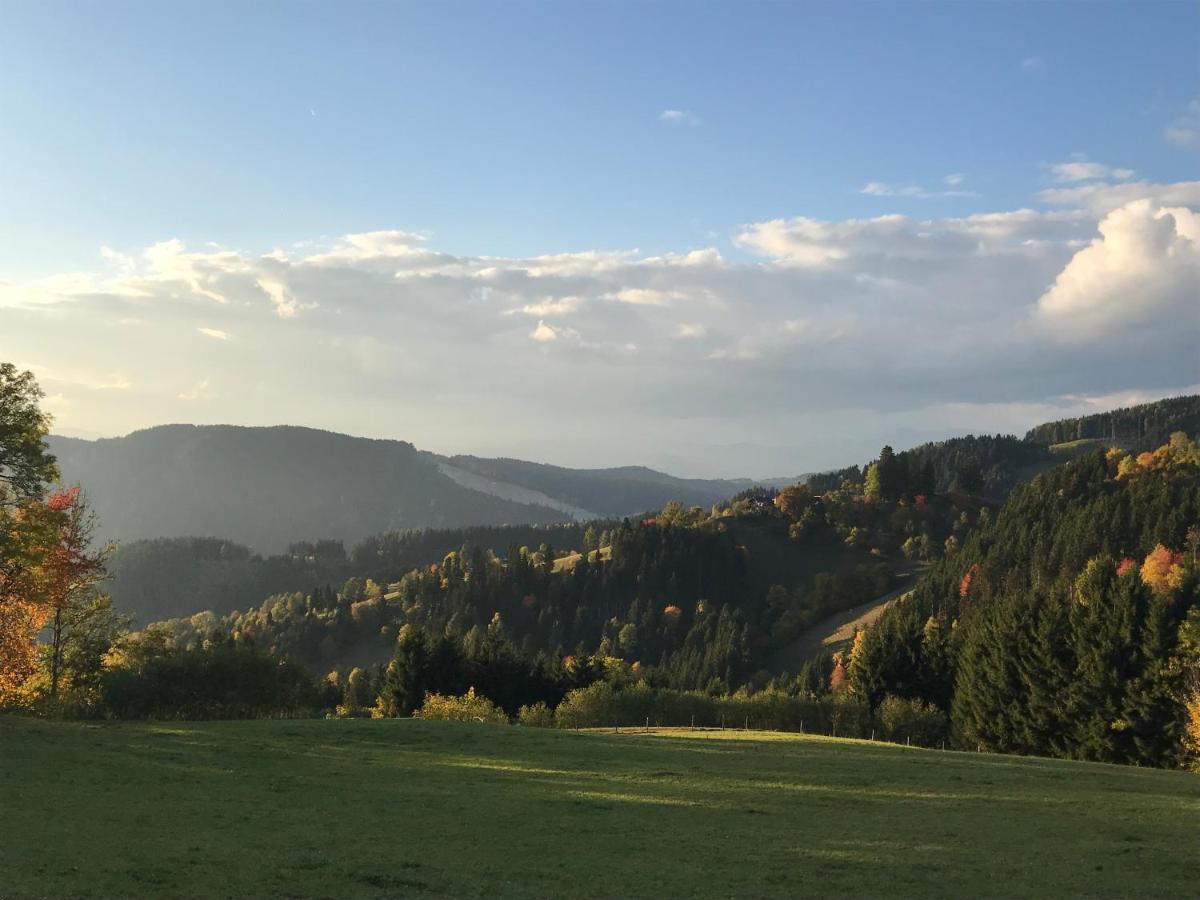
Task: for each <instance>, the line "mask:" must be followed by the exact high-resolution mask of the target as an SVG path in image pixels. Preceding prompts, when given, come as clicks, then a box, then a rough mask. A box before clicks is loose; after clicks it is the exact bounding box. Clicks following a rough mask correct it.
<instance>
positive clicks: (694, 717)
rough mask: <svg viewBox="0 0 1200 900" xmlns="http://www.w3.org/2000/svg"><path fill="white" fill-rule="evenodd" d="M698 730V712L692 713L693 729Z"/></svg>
mask: <svg viewBox="0 0 1200 900" xmlns="http://www.w3.org/2000/svg"><path fill="white" fill-rule="evenodd" d="M695 730H696V714H695V713H692V731H695Z"/></svg>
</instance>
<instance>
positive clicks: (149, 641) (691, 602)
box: [0, 366, 1200, 767]
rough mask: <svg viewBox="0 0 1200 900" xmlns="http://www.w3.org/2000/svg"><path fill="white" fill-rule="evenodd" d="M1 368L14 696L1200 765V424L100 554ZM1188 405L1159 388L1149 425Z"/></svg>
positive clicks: (7, 643)
mask: <svg viewBox="0 0 1200 900" xmlns="http://www.w3.org/2000/svg"><path fill="white" fill-rule="evenodd" d="M2 384H3V386H4V389H5V392H6V393H5V395H4V398H3V399H4V403H5V408H6V413H5V414H6V417H7V421H9V422H11V423H13V425H11V426H10V427H9V428H8V430H7V431H6V432H5V434H6V435H8V437H6V438H5V444H4V453H5V460H6V462H5V472H6V473H7V477H6V482H5V490H6V495H7V496H8V498H9V502H8V503H7V504H6V505H5V507H4V509H5V514H4V515H5V519H4V521H5V532H4V545H3V551H4V561H5V569H4V580H3V582H2V583H3V586H4V588H5V593H4V597H3V605H2V606H0V613H2V616H0V640H2V641H3V642H4V643H3V647H4V650H5V654H4V667H3V669H2V670H0V691H2V693H0V702H2V703H3V704H4V706H5V708H8V709H11V710H24V711H26V712H30V713H36V714H42V715H50V716H69V717H85V718H87V717H101V718H104V717H116V718H158V719H162V718H167V719H171V718H188V719H205V718H230V717H234V718H236V717H261V716H278V715H286V716H311V715H328V716H336V717H362V716H373V717H389V716H414V715H415V716H422V717H425V718H472V719H474V718H483V719H492V720H497V721H515V722H520V723H522V724H525V725H531V726H532V725H557V726H559V727H592V726H596V725H622V724H624V725H629V724H638V723H645V724H649V723H652V722H653V723H658V724H684V723H697V722H698V723H700V724H703V725H714V726H715V725H720V724H724V723H726V722H728V721H737V720H740V721H742V723H743V724H744V725H745V726H747V727H749V726H750V725H751V724H752V723H753V724H755V725H756V727H761V728H770V729H779V730H817V731H822V732H824V733H831V734H840V735H842V736H858V737H877V738H882V739H890V740H903V741H904V742H906V743H917V744H921V745H925V746H933V745H941V746H944V745H947V744H950V745H953V746H961V747H969V748H975V749H987V750H993V751H999V752H1014V753H1023V754H1038V755H1050V756H1064V757H1070V758H1079V759H1092V760H1100V761H1107V762H1123V763H1135V764H1142V765H1155V766H1167V767H1172V766H1181V765H1187V764H1189V762H1190V761H1191V760H1192V759H1194V756H1195V751H1196V745H1195V741H1196V740H1197V734H1196V728H1197V727H1198V726H1200V707H1198V706H1197V702H1198V700H1197V697H1198V696H1200V687H1198V685H1200V568H1198V566H1197V554H1198V552H1200V524H1198V523H1200V452H1198V451H1197V448H1196V445H1195V443H1194V440H1193V439H1192V438H1190V437H1189V436H1188V435H1187V434H1186V433H1184V432H1175V433H1173V434H1171V435H1170V436H1169V437H1168V440H1167V441H1166V442H1165V443H1163V444H1162V445H1160V446H1158V447H1156V448H1154V449H1152V450H1146V451H1142V452H1129V451H1127V450H1126V449H1124V444H1122V443H1120V442H1117V443H1113V444H1112V445H1111V446H1108V447H1101V448H1099V449H1095V450H1088V451H1086V452H1081V453H1080V454H1079V455H1077V456H1076V457H1075V458H1073V459H1070V460H1069V461H1068V462H1066V463H1065V464H1057V463H1056V460H1055V458H1054V456H1053V455H1052V454H1051V453H1050V449H1049V446H1048V445H1047V444H1045V443H1044V442H1042V441H1041V440H1040V439H1039V440H1031V439H1026V440H1018V439H1016V438H1014V437H1007V436H1002V435H997V436H992V437H989V436H982V437H965V438H953V439H949V440H946V441H943V442H938V443H932V444H925V445H921V446H919V447H916V448H913V449H911V450H906V451H901V452H895V451H893V450H892V448H890V447H884V448H883V449H882V450H881V452H880V454H879V456H878V457H877V458H876V459H874V460H871V461H870V462H868V463H867V464H866V465H864V466H861V467H860V466H854V467H849V468H846V469H843V470H840V471H838V472H836V473H829V474H826V475H819V476H812V477H810V478H808V479H807V480H806V481H805V482H804V483H800V484H794V485H791V486H788V487H784V488H783V489H776V488H773V487H764V486H757V487H752V488H749V489H745V490H742V491H741V492H740V493H738V494H735V495H734V496H732V497H730V498H729V499H728V500H724V501H721V502H718V503H715V504H713V505H712V506H711V507H709V508H704V507H700V506H695V505H693V506H690V507H687V506H684V505H683V504H682V503H679V502H675V501H672V502H670V503H667V504H666V505H665V506H664V507H662V508H661V509H658V510H654V511H649V512H647V513H645V514H643V515H642V516H639V517H633V518H624V519H620V520H615V519H614V520H594V521H591V522H588V523H572V524H567V525H520V526H480V527H470V528H459V529H441V530H438V529H432V530H427V529H410V530H406V531H398V532H389V533H384V534H381V535H378V536H375V537H371V538H367V539H364V540H363V541H361V542H360V543H359V544H358V545H356V546H355V547H354V548H352V549H351V550H350V551H347V550H346V549H345V546H344V544H343V543H342V542H340V541H336V540H321V541H312V542H294V543H292V544H291V545H290V546H289V547H288V548H287V551H286V552H285V553H282V554H277V555H274V556H267V557H263V556H260V555H257V554H254V553H253V552H252V551H250V550H249V549H248V548H246V547H244V546H240V545H238V544H235V543H232V542H229V541H223V540H219V539H207V538H190V539H189V538H184V539H162V540H157V541H139V542H134V543H131V544H129V545H127V546H124V547H121V548H119V549H118V548H114V547H111V546H104V545H99V544H97V542H95V541H94V540H93V537H94V533H95V528H96V516H95V514H94V512H93V511H92V510H91V508H90V506H89V504H88V500H87V495H86V493H85V492H84V491H82V490H80V489H79V488H78V487H71V488H53V489H50V488H48V485H49V484H50V483H51V482H53V481H54V478H55V475H56V472H55V461H54V460H53V458H52V457H51V456H50V455H49V454H48V453H47V452H46V448H45V445H44V442H43V437H44V434H45V428H46V420H45V417H44V415H43V414H42V413H41V412H40V410H39V408H38V400H39V397H40V393H39V391H38V388H37V385H36V383H35V382H34V381H33V379H32V377H31V376H28V374H27V373H20V372H18V371H16V370H15V368H13V367H11V366H9V367H7V368H5V369H4V370H3V381H2ZM1186 399H1187V398H1183V399H1182V400H1176V401H1164V403H1165V404H1166V405H1165V406H1164V404H1151V405H1150V406H1149V407H1147V409H1146V410H1145V411H1144V413H1143V414H1142V415H1141V416H1140V421H1142V422H1143V425H1144V430H1145V431H1146V433H1150V432H1151V431H1152V428H1151V425H1150V424H1147V423H1154V422H1161V421H1170V422H1176V421H1178V420H1179V416H1181V415H1184V412H1186V409H1187V408H1188V405H1187V403H1185V402H1184V400H1186ZM1164 410H1165V411H1164ZM1181 410H1184V412H1181ZM1122 414H1123V415H1124V413H1122ZM1081 427H1082V426H1081ZM1088 427H1091V426H1088ZM1155 427H1157V426H1155ZM1056 428H1057V429H1059V430H1058V431H1055V429H1056ZM1072 428H1076V426H1075V425H1072V424H1070V423H1059V424H1058V425H1055V426H1042V427H1041V430H1040V431H1039V432H1038V433H1039V434H1042V435H1051V436H1058V435H1060V434H1067V433H1071V429H1072ZM1035 430H1036V429H1035ZM1076 430H1078V429H1077V428H1076ZM920 573H923V574H920ZM917 574H920V577H919V578H917V580H916V583H915V588H914V589H913V590H911V591H910V592H909V594H907V595H906V596H905V597H903V598H902V599H901V600H899V601H897V602H895V603H894V604H892V605H891V606H889V607H886V609H885V611H884V612H883V614H882V616H880V617H879V619H878V620H877V621H876V622H875V623H874V624H873V625H870V626H869V627H865V628H861V629H860V630H859V631H858V632H857V634H856V635H855V637H854V640H853V642H852V645H851V646H850V647H849V649H847V650H846V651H838V652H818V653H815V654H814V655H812V656H811V657H810V658H808V659H807V660H805V661H804V662H803V663H802V664H801V665H800V666H799V668H798V670H796V671H781V670H779V669H777V668H775V667H774V666H773V664H772V660H773V659H774V658H775V656H776V653H777V651H779V650H780V649H781V648H784V647H787V646H789V645H790V644H791V643H792V642H793V641H795V640H797V639H798V638H800V637H801V636H803V635H805V634H806V633H807V632H808V630H809V629H811V628H812V627H814V626H815V625H816V624H817V623H819V622H821V621H822V620H823V619H825V618H827V617H828V616H830V615H832V614H836V613H839V612H841V611H843V610H847V609H850V608H853V607H857V606H859V605H861V604H864V603H867V602H869V601H872V600H874V599H875V598H879V597H883V596H884V595H886V594H887V593H888V592H889V591H890V590H891V589H892V588H893V586H894V585H895V584H896V583H897V580H898V579H900V578H902V577H909V578H914V577H916V575H917ZM902 583H903V582H902ZM263 597H265V599H260V598H263ZM114 598H119V602H118V600H116V599H114ZM197 609H199V610H200V611H196V610H197ZM173 613H175V614H176V615H172V614H173ZM164 614H165V615H164ZM134 617H136V620H135V618H134ZM155 619H157V621H154V620H155ZM1014 698H1016V699H1017V700H1018V702H1016V703H1014V702H1013V700H1014Z"/></svg>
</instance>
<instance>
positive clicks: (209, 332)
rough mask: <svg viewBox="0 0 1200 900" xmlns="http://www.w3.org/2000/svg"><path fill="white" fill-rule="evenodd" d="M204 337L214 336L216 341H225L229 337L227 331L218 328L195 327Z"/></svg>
mask: <svg viewBox="0 0 1200 900" xmlns="http://www.w3.org/2000/svg"><path fill="white" fill-rule="evenodd" d="M196 330H197V331H198V332H200V333H201V334H202V335H204V336H205V337H210V338H215V339H216V340H218V341H227V340H229V338H230V334H229V332H228V331H222V330H221V329H220V328H197V329H196Z"/></svg>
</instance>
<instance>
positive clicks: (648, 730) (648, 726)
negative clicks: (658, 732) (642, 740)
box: [646, 716, 650, 734]
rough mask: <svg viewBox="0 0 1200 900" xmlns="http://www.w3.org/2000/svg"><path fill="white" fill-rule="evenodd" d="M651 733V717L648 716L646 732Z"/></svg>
mask: <svg viewBox="0 0 1200 900" xmlns="http://www.w3.org/2000/svg"><path fill="white" fill-rule="evenodd" d="M649 733H650V717H649V716H646V734H649Z"/></svg>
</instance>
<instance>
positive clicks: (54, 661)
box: [50, 606, 62, 700]
mask: <svg viewBox="0 0 1200 900" xmlns="http://www.w3.org/2000/svg"><path fill="white" fill-rule="evenodd" d="M61 657H62V607H61V606H60V607H57V608H55V610H54V629H53V640H52V643H51V645H50V699H51V700H57V699H58V675H59V669H60V668H61V664H60V659H61Z"/></svg>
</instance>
